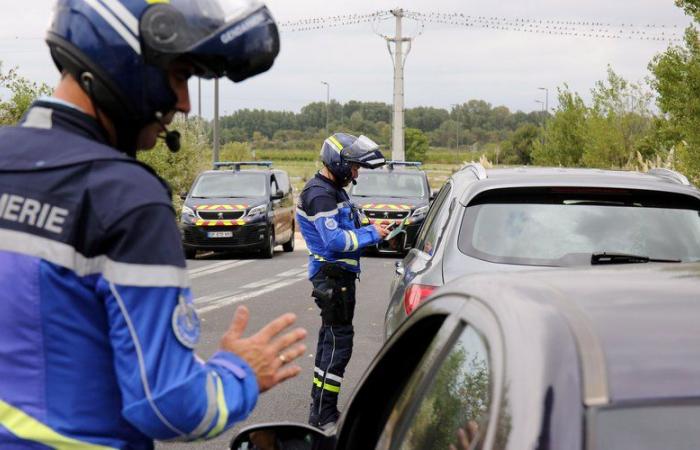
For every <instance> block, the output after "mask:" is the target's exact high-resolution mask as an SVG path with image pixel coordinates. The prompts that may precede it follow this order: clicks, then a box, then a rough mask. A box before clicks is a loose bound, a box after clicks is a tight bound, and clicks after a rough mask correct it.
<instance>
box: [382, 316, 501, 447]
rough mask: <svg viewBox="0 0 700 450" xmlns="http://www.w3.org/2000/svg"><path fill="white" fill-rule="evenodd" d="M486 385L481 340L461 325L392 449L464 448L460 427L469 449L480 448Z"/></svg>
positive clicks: (487, 375)
mask: <svg viewBox="0 0 700 450" xmlns="http://www.w3.org/2000/svg"><path fill="white" fill-rule="evenodd" d="M491 384H492V372H491V369H490V364H489V352H488V348H487V346H486V343H485V341H484V338H483V337H482V335H481V334H480V333H479V332H477V331H476V330H475V329H474V328H473V327H472V326H467V327H466V328H464V330H463V331H462V333H461V334H460V336H459V338H458V339H457V340H456V341H455V344H454V346H453V347H452V348H451V349H450V350H449V353H448V354H447V356H445V358H444V359H443V360H442V362H441V363H440V364H439V366H438V368H437V372H436V373H435V374H434V376H432V377H431V382H430V385H429V386H428V389H426V390H425V392H424V394H423V396H422V397H421V398H420V399H418V402H417V405H418V407H417V409H416V412H415V413H414V415H413V417H411V418H410V423H409V426H408V428H407V429H406V432H405V433H403V436H399V439H400V442H399V443H398V444H399V445H392V447H393V448H401V449H407V450H412V449H425V448H435V449H448V448H457V449H460V450H461V449H464V450H466V448H464V446H463V445H461V443H462V442H463V441H461V440H460V429H461V430H462V431H464V432H465V433H466V434H467V435H468V436H470V437H471V438H472V439H471V443H470V446H469V448H471V449H473V448H481V446H482V445H483V439H484V436H485V435H486V433H485V432H486V426H487V420H488V416H489V412H490V410H491ZM474 442H476V445H474Z"/></svg>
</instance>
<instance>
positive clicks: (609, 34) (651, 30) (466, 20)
mask: <svg viewBox="0 0 700 450" xmlns="http://www.w3.org/2000/svg"><path fill="white" fill-rule="evenodd" d="M405 17H406V18H408V19H413V20H416V21H419V22H421V23H423V24H425V23H431V24H441V25H451V26H456V27H463V28H481V29H487V30H494V31H513V32H520V33H531V34H540V35H552V36H568V37H578V38H599V39H600V38H602V39H618V40H622V39H625V40H644V41H667V42H678V41H681V40H682V37H681V35H680V32H681V31H682V29H683V27H682V26H679V25H676V24H672V25H667V24H654V23H647V24H634V23H619V24H614V23H611V22H609V21H607V22H605V21H599V20H559V19H536V18H525V17H523V18H520V17H488V16H471V15H467V14H464V13H459V12H452V13H441V12H427V13H424V12H418V11H405ZM389 18H392V14H391V11H383V10H382V11H375V12H373V13H367V14H346V15H336V16H324V17H311V18H305V19H299V20H293V21H287V22H281V23H280V24H279V26H280V28H281V29H282V30H284V31H290V32H299V31H315V30H323V29H328V28H338V27H343V26H349V25H355V24H360V23H376V22H380V21H384V20H386V19H389Z"/></svg>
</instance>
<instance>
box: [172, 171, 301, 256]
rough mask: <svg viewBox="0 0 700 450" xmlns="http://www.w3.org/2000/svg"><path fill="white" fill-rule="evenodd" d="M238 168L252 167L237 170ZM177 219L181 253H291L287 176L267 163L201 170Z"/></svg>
mask: <svg viewBox="0 0 700 450" xmlns="http://www.w3.org/2000/svg"><path fill="white" fill-rule="evenodd" d="M242 167H256V168H255V169H252V168H251V169H246V170H241V168H242ZM182 197H183V199H184V205H183V207H182V215H181V219H180V224H181V229H182V244H183V247H184V250H185V256H186V257H187V258H188V259H192V258H194V257H195V256H196V253H197V251H198V250H215V251H219V250H245V251H257V252H259V254H260V255H261V256H262V257H264V258H272V256H273V254H274V247H275V246H276V245H280V244H281V245H282V247H283V249H284V251H285V252H291V251H294V208H293V206H294V200H293V194H292V186H291V183H290V181H289V176H288V174H287V173H286V172H285V171H283V170H277V169H272V163H271V162H269V161H263V162H257V161H256V162H220V163H216V164H214V170H208V171H206V172H203V173H201V174H200V175H199V176H198V177H197V179H196V180H195V181H194V184H193V185H192V188H191V189H190V191H189V193H188V194H187V195H184V194H183V196H182Z"/></svg>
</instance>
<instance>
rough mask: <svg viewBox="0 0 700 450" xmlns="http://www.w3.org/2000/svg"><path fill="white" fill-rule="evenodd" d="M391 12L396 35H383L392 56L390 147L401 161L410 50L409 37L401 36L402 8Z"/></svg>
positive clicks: (395, 158)
mask: <svg viewBox="0 0 700 450" xmlns="http://www.w3.org/2000/svg"><path fill="white" fill-rule="evenodd" d="M391 13H392V14H393V15H394V17H396V36H394V37H393V38H392V37H388V36H385V37H384V39H385V40H386V45H387V48H388V49H389V54H390V55H391V56H392V57H393V58H394V60H393V62H394V124H393V128H392V138H391V143H392V149H391V159H393V160H395V161H403V160H405V159H406V157H405V150H404V120H403V112H404V107H403V104H404V91H403V69H404V64H405V63H406V58H407V57H408V54H409V53H410V51H411V41H412V39H411V38H405V37H403V36H402V23H401V20H402V19H403V17H404V10H403V9H394V10H391ZM404 42H407V43H408V49H407V50H406V53H405V54H404V52H403V43H404ZM392 43H394V45H395V49H394V50H393V51H392V48H391V44H392Z"/></svg>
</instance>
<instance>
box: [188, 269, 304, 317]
mask: <svg viewBox="0 0 700 450" xmlns="http://www.w3.org/2000/svg"><path fill="white" fill-rule="evenodd" d="M301 280H303V278H301V277H300V278H291V279H287V280H281V281H278V282H276V283H272V284H268V285H267V286H266V287H264V288H262V289H256V290H255V291H249V292H244V293H241V294H237V295H232V296H224V297H220V298H217V299H214V300H212V301H210V302H209V304H208V305H206V306H201V307H198V306H197V303H198V301H199V300H195V309H196V310H197V312H198V313H199V314H204V313H206V312H209V311H212V310H215V309H219V308H222V307H224V306H227V305H232V304H234V303H240V302H243V301H246V300H250V299H252V298H255V297H259V296H261V295H264V294H267V293H268V292H273V291H276V290H278V289H282V288H283V287H287V286H290V285H292V284H294V283H297V282H299V281H301Z"/></svg>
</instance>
